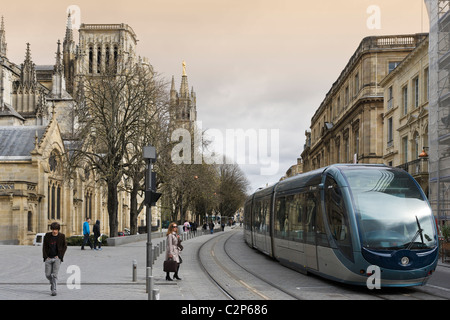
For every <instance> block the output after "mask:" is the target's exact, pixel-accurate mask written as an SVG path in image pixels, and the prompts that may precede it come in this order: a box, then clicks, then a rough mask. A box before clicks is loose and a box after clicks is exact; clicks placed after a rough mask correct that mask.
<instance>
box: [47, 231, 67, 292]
mask: <svg viewBox="0 0 450 320" xmlns="http://www.w3.org/2000/svg"><path fill="white" fill-rule="evenodd" d="M60 229H61V226H60V224H59V223H58V222H53V223H52V224H51V225H50V230H51V231H50V232H47V233H46V234H45V236H44V242H43V244H42V256H43V258H44V263H45V277H46V278H47V279H48V281H50V291H51V295H52V296H56V282H57V280H58V271H59V267H60V265H61V262H63V258H64V254H65V253H66V250H67V242H66V236H65V235H64V234H63V233H61V232H59V230H60Z"/></svg>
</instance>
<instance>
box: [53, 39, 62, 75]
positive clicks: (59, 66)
mask: <svg viewBox="0 0 450 320" xmlns="http://www.w3.org/2000/svg"><path fill="white" fill-rule="evenodd" d="M57 43H58V49H57V51H56V63H55V66H54V67H53V71H55V72H57V73H61V74H62V72H63V65H62V63H61V41H59V39H58V42H57Z"/></svg>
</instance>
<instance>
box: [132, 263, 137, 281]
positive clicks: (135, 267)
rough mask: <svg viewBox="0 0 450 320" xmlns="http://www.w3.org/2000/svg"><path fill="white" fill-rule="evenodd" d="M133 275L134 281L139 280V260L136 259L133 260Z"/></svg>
mask: <svg viewBox="0 0 450 320" xmlns="http://www.w3.org/2000/svg"><path fill="white" fill-rule="evenodd" d="M132 275H133V282H136V281H137V261H136V260H133V269H132Z"/></svg>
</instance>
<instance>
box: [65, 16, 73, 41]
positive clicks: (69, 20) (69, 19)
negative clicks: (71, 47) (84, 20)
mask: <svg viewBox="0 0 450 320" xmlns="http://www.w3.org/2000/svg"><path fill="white" fill-rule="evenodd" d="M66 41H73V30H72V17H71V15H70V11H69V14H68V15H67V24H66V36H65V38H64V42H66Z"/></svg>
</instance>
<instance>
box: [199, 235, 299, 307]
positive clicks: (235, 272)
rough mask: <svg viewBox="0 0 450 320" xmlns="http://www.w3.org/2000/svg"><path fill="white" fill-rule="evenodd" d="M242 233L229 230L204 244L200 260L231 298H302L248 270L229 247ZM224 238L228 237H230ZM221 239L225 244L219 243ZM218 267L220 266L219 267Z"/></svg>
mask: <svg viewBox="0 0 450 320" xmlns="http://www.w3.org/2000/svg"><path fill="white" fill-rule="evenodd" d="M236 234H240V233H238V232H227V233H225V234H222V235H219V236H217V237H215V238H213V239H211V240H208V241H207V242H205V243H203V244H202V246H201V247H200V248H199V250H198V253H197V254H198V261H199V262H200V266H201V268H202V270H203V271H204V272H205V274H207V275H208V277H209V278H210V279H211V281H212V282H213V283H214V284H215V285H216V286H217V287H218V288H219V289H220V290H221V291H222V292H223V293H224V295H225V296H226V297H227V298H228V299H230V300H275V299H282V300H288V299H289V300H292V299H299V298H298V297H296V296H294V295H292V294H290V293H289V292H287V291H285V290H283V289H282V288H281V287H279V286H277V285H276V284H274V283H272V282H270V281H267V280H266V279H264V278H263V277H261V276H259V275H258V274H256V273H255V272H252V271H251V270H248V268H245V267H244V266H242V265H241V264H239V263H238V262H237V261H236V259H234V258H233V257H232V256H231V255H230V254H229V253H228V251H227V250H226V246H227V243H228V241H229V240H230V239H231V238H232V237H233V236H235V235H236ZM227 236H228V238H226V239H225V240H224V237H227ZM219 242H221V245H218V244H219ZM216 267H218V268H216Z"/></svg>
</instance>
